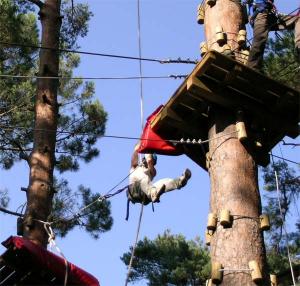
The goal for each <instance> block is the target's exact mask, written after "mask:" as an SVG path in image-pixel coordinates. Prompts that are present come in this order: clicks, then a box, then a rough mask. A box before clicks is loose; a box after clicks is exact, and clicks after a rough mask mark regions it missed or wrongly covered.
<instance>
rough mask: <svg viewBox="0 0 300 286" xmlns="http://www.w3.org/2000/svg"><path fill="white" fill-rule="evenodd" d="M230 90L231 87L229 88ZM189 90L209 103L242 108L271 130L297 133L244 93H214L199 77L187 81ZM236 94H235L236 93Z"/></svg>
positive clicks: (235, 108) (293, 128) (226, 91)
mask: <svg viewBox="0 0 300 286" xmlns="http://www.w3.org/2000/svg"><path fill="white" fill-rule="evenodd" d="M228 88H229V87H228ZM187 90H188V91H189V92H191V93H193V94H195V95H197V96H199V97H201V98H203V99H205V100H208V101H209V102H212V103H215V104H218V105H221V106H224V107H227V108H230V109H232V110H233V111H236V110H238V109H240V108H241V107H242V108H243V109H245V110H247V111H249V112H250V114H253V116H256V117H258V118H259V119H260V122H264V123H266V124H267V125H268V127H269V128H271V129H272V128H276V130H279V131H280V130H281V131H287V128H288V130H289V132H292V133H293V132H295V130H296V129H297V126H286V124H284V121H283V120H282V119H281V118H277V117H276V114H274V113H272V112H270V111H269V112H268V109H267V107H266V106H265V105H263V103H262V102H260V103H259V102H254V101H253V100H251V99H250V98H248V97H247V96H246V95H244V96H241V95H242V93H241V92H240V91H238V90H235V89H232V88H231V89H230V90H227V89H224V90H220V91H219V93H214V91H213V90H212V89H210V88H209V87H208V86H207V85H205V84H203V82H202V81H200V80H199V79H198V78H197V77H193V78H191V77H189V79H188V81H187ZM234 92H235V93H234Z"/></svg>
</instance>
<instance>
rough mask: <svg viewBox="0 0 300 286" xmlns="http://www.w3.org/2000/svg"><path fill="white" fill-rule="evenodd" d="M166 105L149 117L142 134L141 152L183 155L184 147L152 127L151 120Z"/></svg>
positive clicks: (139, 150)
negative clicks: (159, 133)
mask: <svg viewBox="0 0 300 286" xmlns="http://www.w3.org/2000/svg"><path fill="white" fill-rule="evenodd" d="M163 107H164V106H163V105H161V106H159V107H158V108H157V109H156V110H155V111H154V112H153V113H152V114H151V115H150V116H149V117H148V118H147V121H146V124H145V127H144V130H143V133H142V136H141V144H140V147H139V149H138V152H139V153H157V154H161V155H182V154H183V152H182V149H181V148H180V147H179V146H175V145H173V144H172V143H170V142H169V141H165V140H166V139H165V138H163V137H161V136H160V135H158V134H157V133H155V131H154V130H153V129H152V128H151V122H152V121H153V120H154V119H155V117H156V115H157V114H158V113H159V112H160V110H161V109H162V108H163Z"/></svg>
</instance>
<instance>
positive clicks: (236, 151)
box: [209, 109, 268, 286]
mask: <svg viewBox="0 0 300 286" xmlns="http://www.w3.org/2000/svg"><path fill="white" fill-rule="evenodd" d="M233 118H234V116H233V115H232V114H230V113H226V112H224V111H222V110H216V109H215V110H214V111H213V114H212V115H211V128H210V132H209V138H215V137H216V136H221V135H223V134H229V133H232V132H234V131H235V124H234V119H233ZM209 150H210V151H209V154H210V168H209V175H210V182H211V195H210V209H211V212H214V213H216V214H217V215H218V217H220V212H221V211H222V210H229V211H230V213H231V215H233V221H232V226H231V227H228V228H224V227H223V226H221V225H220V223H219V222H218V225H217V230H216V231H215V233H214V234H213V236H212V241H211V259H212V262H219V263H221V264H222V266H223V267H224V268H225V269H235V270H236V269H248V268H249V265H248V263H249V261H251V260H255V261H257V262H258V264H259V265H260V268H261V270H262V273H263V275H265V274H266V273H267V271H266V267H265V263H266V257H265V247H264V241H263V234H262V233H261V231H260V229H259V225H260V224H259V220H258V217H259V216H260V214H261V202H260V194H259V190H258V183H257V166H256V164H255V162H254V160H253V158H252V157H251V155H250V154H249V153H248V152H247V150H246V149H245V148H244V147H243V145H242V144H241V143H240V142H239V140H238V139H237V137H236V134H232V135H227V136H224V137H221V138H219V139H216V140H212V141H210V144H209ZM265 276H266V275H265ZM267 280H268V277H265V278H264V283H265V284H263V285H268V284H267V282H266V281H267ZM221 285H228V286H232V285H243V286H247V285H256V284H255V283H253V282H252V280H251V275H250V272H247V271H226V272H224V275H223V282H222V284H221Z"/></svg>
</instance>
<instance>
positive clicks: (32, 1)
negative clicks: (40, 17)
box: [27, 0, 44, 9]
mask: <svg viewBox="0 0 300 286" xmlns="http://www.w3.org/2000/svg"><path fill="white" fill-rule="evenodd" d="M27 1H29V2H31V3H33V4H35V5H37V6H39V8H40V9H42V8H43V6H44V3H43V2H42V1H40V0H27Z"/></svg>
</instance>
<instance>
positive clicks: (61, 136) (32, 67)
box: [0, 0, 113, 238]
mask: <svg viewBox="0 0 300 286" xmlns="http://www.w3.org/2000/svg"><path fill="white" fill-rule="evenodd" d="M70 3H71V1H70V0H68V1H67V0H65V1H62V5H61V14H62V15H63V19H62V28H61V37H60V46H61V47H63V48H68V49H72V48H78V45H77V43H76V41H77V39H78V37H84V36H86V34H87V32H88V21H89V19H90V17H91V16H92V13H91V12H90V11H89V8H88V6H87V5H86V4H80V3H74V4H75V5H74V11H73V12H72V11H71V5H70ZM36 8H37V7H36V6H35V5H34V4H32V3H30V2H29V1H27V0H1V1H0V26H1V29H0V41H1V42H8V43H17V44H18V43H21V44H23V45H29V46H38V45H39V31H38V24H37V17H36V14H35V13H36ZM38 53H39V50H38V49H34V48H27V47H18V46H11V45H0V74H5V75H22V76H29V77H30V76H35V75H36V74H37V72H38ZM79 64H80V57H79V56H78V55H77V54H72V53H61V54H60V69H59V75H60V76H62V77H64V78H63V79H61V80H60V81H59V88H58V103H59V118H58V131H57V136H56V153H55V157H56V159H55V168H56V170H57V171H58V172H59V174H62V173H63V172H66V171H78V170H79V168H80V163H81V162H84V163H88V162H90V161H91V160H93V159H94V158H96V157H97V156H98V155H99V154H100V151H99V149H98V148H97V147H96V142H97V139H99V138H100V137H101V136H103V135H104V132H105V124H106V121H107V114H106V112H105V110H104V108H103V106H102V105H101V103H100V102H99V101H98V99H96V98H95V88H94V84H93V82H87V81H83V80H82V79H76V80H73V79H70V77H73V70H74V69H76V68H77V67H78V66H79ZM36 86H37V79H35V78H34V77H33V78H22V79H20V78H5V79H4V78H3V79H1V80H0V167H2V168H3V169H10V168H12V167H13V165H14V163H15V162H18V161H19V160H21V159H25V160H28V158H29V156H30V152H31V149H32V146H33V133H34V130H33V126H34V99H35V94H36ZM53 187H54V189H56V191H57V194H56V195H55V197H54V202H53V212H52V218H53V219H56V218H64V217H68V216H69V214H70V213H76V212H77V211H78V209H81V208H83V207H84V205H85V204H89V203H90V202H91V201H92V200H94V199H95V198H97V197H98V196H99V194H93V193H92V192H91V190H90V189H88V188H85V187H83V186H80V187H79V188H78V190H77V191H72V190H71V189H70V188H69V186H68V182H67V181H66V180H65V179H63V178H62V177H60V178H58V179H57V180H55V182H54V186H53ZM0 198H1V194H0ZM3 199H5V196H3ZM88 211H89V212H90V211H91V214H85V215H84V217H80V221H79V219H77V220H72V221H66V220H63V221H64V223H59V224H57V225H56V229H57V231H58V232H59V234H60V235H62V236H65V235H66V234H67V232H68V231H69V230H71V229H73V228H74V227H75V225H80V226H81V227H84V228H85V229H86V230H87V231H88V232H90V233H91V235H92V236H93V237H95V238H97V237H98V236H99V234H100V233H102V232H104V231H107V230H109V229H110V228H111V226H112V222H113V221H112V218H111V214H110V203H109V202H106V201H105V202H97V203H96V204H95V205H93V207H92V208H91V209H89V210H88ZM97 220H98V221H97Z"/></svg>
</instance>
